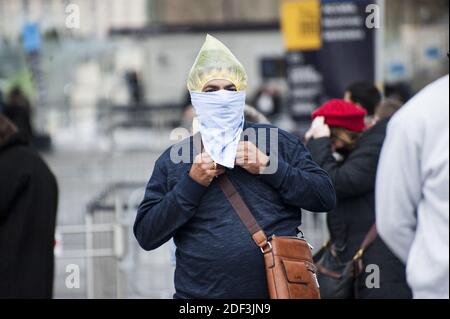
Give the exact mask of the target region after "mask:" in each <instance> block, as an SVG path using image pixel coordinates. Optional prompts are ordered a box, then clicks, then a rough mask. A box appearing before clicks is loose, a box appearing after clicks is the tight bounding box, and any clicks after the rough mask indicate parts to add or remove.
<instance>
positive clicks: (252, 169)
mask: <svg viewBox="0 0 450 319" xmlns="http://www.w3.org/2000/svg"><path fill="white" fill-rule="evenodd" d="M268 164H269V157H268V156H267V155H266V154H264V153H263V152H261V151H260V150H259V149H258V148H257V147H256V145H255V144H253V143H252V142H244V141H241V142H239V145H238V148H237V153H236V165H237V166H241V167H242V168H243V169H245V170H246V171H247V172H249V173H251V174H254V175H256V174H261V172H262V171H264V169H265V168H266V167H267V165H268Z"/></svg>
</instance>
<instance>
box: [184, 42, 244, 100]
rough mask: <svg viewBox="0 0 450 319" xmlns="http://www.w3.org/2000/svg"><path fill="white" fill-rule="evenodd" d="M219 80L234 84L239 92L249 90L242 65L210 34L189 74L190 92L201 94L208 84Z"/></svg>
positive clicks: (188, 84) (188, 85)
mask: <svg viewBox="0 0 450 319" xmlns="http://www.w3.org/2000/svg"><path fill="white" fill-rule="evenodd" d="M218 79H222V80H228V81H230V82H232V83H233V84H234V85H235V86H236V89H237V90H238V91H245V89H246V88H247V73H246V72H245V69H244V67H243V66H242V64H241V63H240V62H239V60H238V59H237V58H236V57H235V56H234V55H233V53H231V51H230V50H229V49H228V48H227V47H226V46H225V45H224V44H223V43H222V42H220V41H219V40H217V39H216V38H214V37H213V36H211V35H209V34H208V35H207V36H206V40H205V43H204V44H203V46H202V48H201V49H200V52H199V53H198V55H197V58H196V59H195V62H194V65H193V66H192V68H191V71H190V73H189V78H188V81H187V87H188V89H189V91H195V92H201V91H202V89H203V87H204V86H205V84H206V83H208V82H209V81H211V80H218Z"/></svg>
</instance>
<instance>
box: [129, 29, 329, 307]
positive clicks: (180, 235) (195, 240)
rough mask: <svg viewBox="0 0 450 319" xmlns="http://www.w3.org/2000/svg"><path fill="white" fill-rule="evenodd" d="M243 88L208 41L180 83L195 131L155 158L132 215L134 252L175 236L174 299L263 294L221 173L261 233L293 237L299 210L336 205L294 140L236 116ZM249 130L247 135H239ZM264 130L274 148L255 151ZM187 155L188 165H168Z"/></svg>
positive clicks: (255, 258)
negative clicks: (193, 114)
mask: <svg viewBox="0 0 450 319" xmlns="http://www.w3.org/2000/svg"><path fill="white" fill-rule="evenodd" d="M246 85H247V75H246V72H245V70H244V68H243V66H242V65H241V63H240V62H239V61H238V60H237V59H236V58H235V57H234V55H233V54H232V53H231V52H230V51H229V50H228V48H227V47H225V45H224V44H222V43H221V42H220V41H218V40H217V39H215V38H213V37H212V36H209V35H208V36H207V38H206V42H205V43H204V45H203V47H202V49H201V50H200V53H199V55H198V56H197V59H196V61H195V63H194V65H193V67H192V69H191V72H190V74H189V79H188V89H189V91H190V94H191V100H192V104H193V106H194V108H195V112H196V115H197V117H196V120H194V122H195V123H194V124H195V125H194V126H195V127H197V129H198V131H199V132H198V133H197V134H195V135H194V136H193V137H190V138H188V139H185V140H183V141H181V142H179V143H178V144H176V145H173V146H172V147H170V148H169V149H168V150H166V151H165V152H164V153H163V154H162V155H161V157H160V158H159V159H158V160H157V161H156V163H155V168H154V171H153V174H152V176H151V178H150V181H149V182H148V185H147V188H146V191H145V196H144V199H143V201H142V203H141V204H140V206H139V209H138V212H137V217H136V221H135V224H134V234H135V236H136V238H137V240H138V242H139V244H140V245H141V246H142V248H144V249H145V250H153V249H156V248H158V247H159V246H161V245H162V244H164V243H165V242H167V241H168V240H169V239H171V238H172V237H173V238H174V242H175V245H176V270H175V290H176V292H175V295H174V298H177V299H178V298H181V299H186V298H189V299H190V298H214V299H217V298H229V299H234V298H237V299H244V298H258V299H260V298H268V289H267V283H266V274H265V268H264V259H263V254H262V253H261V251H260V249H259V247H258V246H257V245H256V244H255V242H254V241H253V239H252V237H251V235H250V234H249V232H248V230H247V228H246V227H245V226H244V224H243V223H242V222H241V220H240V219H239V217H238V216H237V214H236V213H235V211H234V210H233V208H232V206H231V205H230V203H229V202H228V200H227V198H226V196H225V195H224V193H223V192H222V190H221V188H220V186H219V183H218V179H217V177H220V175H222V174H226V175H227V177H228V178H229V179H230V181H231V183H232V184H233V185H234V186H235V187H236V189H237V190H238V192H239V194H240V195H241V196H242V198H243V200H244V201H245V203H246V204H247V206H248V207H249V209H250V210H251V212H252V214H253V215H254V216H255V218H256V220H257V222H258V223H259V224H260V225H261V227H262V228H263V229H264V231H265V232H266V233H267V234H270V235H271V234H276V235H277V236H296V235H297V227H298V226H299V225H300V224H301V209H302V208H304V209H307V210H309V211H313V212H325V211H330V210H331V209H332V208H333V207H334V205H335V193H334V189H333V186H332V184H331V182H330V180H329V177H328V175H327V173H326V172H325V171H323V170H322V169H321V168H319V167H318V166H317V165H316V164H315V163H314V162H313V161H312V160H311V157H310V154H309V153H308V151H307V150H306V148H305V147H304V146H303V144H302V143H301V142H300V141H299V140H298V138H296V137H295V136H293V135H291V134H289V133H287V132H285V131H283V130H281V129H277V128H276V127H274V126H271V125H267V124H255V123H250V122H246V121H245V120H244V106H245V89H246ZM249 130H253V131H254V132H255V135H254V136H256V138H253V139H250V138H248V139H247V138H245V136H246V133H247V132H248V131H249ZM274 130H275V132H276V133H273V131H274ZM243 132H244V134H243ZM271 132H272V134H276V135H277V136H276V139H275V140H276V141H277V143H276V144H275V145H272V144H271V143H269V144H270V147H269V148H267V147H266V148H265V149H264V150H261V149H262V147H261V146H260V145H259V144H258V143H257V142H258V141H259V140H261V139H258V137H260V136H261V134H263V136H265V139H262V141H263V143H262V144H264V141H265V142H266V146H267V143H268V141H269V140H270V139H272V138H273V136H272V137H270V134H271ZM251 135H252V134H248V136H251ZM196 137H201V143H200V147H195V144H196V143H195V139H196ZM257 145H258V146H257ZM197 146H198V145H197ZM186 150H187V152H189V154H188V158H189V159H190V160H189V161H182V162H180V161H176V160H174V159H175V158H178V157H177V156H178V155H180V154H181V153H182V152H186ZM174 154H176V155H177V156H174ZM274 154H275V155H274ZM273 156H276V159H275V160H273ZM273 163H276V164H277V166H276V168H275V169H274V170H271V171H270V172H269V170H268V167H270V166H272V164H273Z"/></svg>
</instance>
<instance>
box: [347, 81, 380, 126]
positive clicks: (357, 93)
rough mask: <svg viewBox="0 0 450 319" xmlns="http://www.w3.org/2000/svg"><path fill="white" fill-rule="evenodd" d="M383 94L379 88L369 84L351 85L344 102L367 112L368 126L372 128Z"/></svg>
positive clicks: (357, 83) (358, 83)
mask: <svg viewBox="0 0 450 319" xmlns="http://www.w3.org/2000/svg"><path fill="white" fill-rule="evenodd" d="M381 99H382V94H381V92H380V90H378V88H377V87H376V86H375V85H373V84H371V83H368V82H356V83H353V84H351V85H350V86H349V87H348V88H347V90H346V91H345V95H344V100H346V101H347V102H351V103H353V104H355V105H357V106H359V107H362V108H363V109H364V110H366V112H367V115H366V126H367V128H370V127H372V126H373V125H374V124H375V122H376V121H374V118H373V117H374V115H375V110H376V107H377V106H378V105H379V104H380V102H381Z"/></svg>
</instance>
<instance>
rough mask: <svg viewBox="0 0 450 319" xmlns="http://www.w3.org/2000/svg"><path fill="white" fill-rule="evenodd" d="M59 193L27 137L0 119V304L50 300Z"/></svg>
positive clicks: (48, 171) (47, 169) (9, 123)
mask: <svg viewBox="0 0 450 319" xmlns="http://www.w3.org/2000/svg"><path fill="white" fill-rule="evenodd" d="M57 202H58V189H57V183H56V179H55V177H54V175H53V174H52V172H51V171H50V170H49V168H48V167H47V165H46V164H45V163H44V161H43V160H42V159H41V157H40V156H39V155H38V154H37V153H36V152H35V151H34V150H33V149H31V148H30V147H29V146H28V144H27V139H26V137H24V136H23V133H19V132H18V130H17V127H16V126H15V125H14V124H12V123H11V122H10V121H9V120H8V119H7V118H6V117H4V116H2V115H0V298H51V297H52V288H53V267H54V256H53V248H54V242H55V239H54V238H55V237H54V231H55V222H56V211H57Z"/></svg>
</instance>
